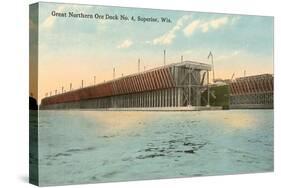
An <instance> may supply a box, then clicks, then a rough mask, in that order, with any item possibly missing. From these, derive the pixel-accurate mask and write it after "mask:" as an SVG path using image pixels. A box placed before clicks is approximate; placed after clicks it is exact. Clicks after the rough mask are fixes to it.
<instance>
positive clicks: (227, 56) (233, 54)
mask: <svg viewBox="0 0 281 188" xmlns="http://www.w3.org/2000/svg"><path fill="white" fill-rule="evenodd" d="M242 53H243V51H242V50H234V51H232V52H228V53H226V54H222V55H219V56H218V57H216V60H217V61H222V60H227V59H231V58H234V57H236V56H239V55H241V54H242Z"/></svg>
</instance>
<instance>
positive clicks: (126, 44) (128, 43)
mask: <svg viewBox="0 0 281 188" xmlns="http://www.w3.org/2000/svg"><path fill="white" fill-rule="evenodd" d="M132 44H133V41H131V40H129V39H127V40H124V41H123V42H122V43H121V44H119V45H118V46H117V48H129V47H130V46H132Z"/></svg>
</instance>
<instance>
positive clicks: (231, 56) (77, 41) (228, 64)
mask: <svg viewBox="0 0 281 188" xmlns="http://www.w3.org/2000/svg"><path fill="white" fill-rule="evenodd" d="M52 11H56V12H66V13H68V12H69V11H71V12H74V13H81V12H82V13H84V14H93V15H94V14H96V13H97V14H100V15H104V14H110V15H115V14H117V15H127V16H128V17H129V19H130V18H131V17H132V16H134V17H135V19H136V18H137V17H138V16H141V17H156V18H158V19H160V18H161V17H167V18H169V19H170V20H171V22H170V23H164V22H161V21H159V22H145V23H143V22H139V21H124V20H102V19H85V18H69V17H67V18H64V17H55V16H52V15H51V12H52ZM38 23H39V26H38V29H39V45H38V48H39V54H38V55H39V62H38V64H39V70H38V74H39V96H38V98H39V100H41V99H42V98H43V97H45V95H46V93H47V92H50V91H52V92H53V94H54V92H55V90H58V91H61V88H62V86H63V87H64V89H65V90H66V91H67V90H69V84H70V83H72V88H74V89H77V88H79V87H80V86H81V80H83V81H84V86H87V85H91V84H93V82H94V77H96V83H102V82H104V81H108V80H111V79H112V78H113V73H112V72H113V68H114V67H115V69H116V74H115V75H116V76H115V77H116V78H118V77H120V76H121V75H122V74H123V75H129V74H132V73H136V72H137V71H138V66H137V61H138V58H140V60H141V70H144V69H146V70H148V69H151V68H155V67H159V66H161V65H163V50H164V49H166V64H170V63H176V62H180V60H181V56H183V58H184V60H192V61H198V62H202V63H208V64H210V63H211V62H210V59H208V58H207V57H208V54H209V52H210V51H212V54H213V59H214V67H215V76H216V78H223V79H227V78H230V77H231V76H232V74H233V73H234V74H235V77H240V76H243V74H244V70H245V71H246V75H255V74H263V73H273V47H274V46H273V40H274V39H273V37H274V35H273V17H265V16H246V15H229V14H214V13H201V12H187V11H170V10H154V9H138V8H121V7H105V6H88V5H71V4H54V3H40V7H39V21H38Z"/></svg>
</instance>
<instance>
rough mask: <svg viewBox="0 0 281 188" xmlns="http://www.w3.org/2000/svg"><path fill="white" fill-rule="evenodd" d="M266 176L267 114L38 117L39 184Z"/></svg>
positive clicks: (269, 162)
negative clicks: (258, 173) (246, 174)
mask: <svg viewBox="0 0 281 188" xmlns="http://www.w3.org/2000/svg"><path fill="white" fill-rule="evenodd" d="M268 171H273V110H225V111H199V112H117V111H116V112H114V111H107V112H106V111H40V113H39V181H40V185H63V184H79V183H96V182H108V181H127V180H142V179H159V178H175V177H191V176H208V175H224V174H237V173H255V172H268Z"/></svg>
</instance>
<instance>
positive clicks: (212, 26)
mask: <svg viewBox="0 0 281 188" xmlns="http://www.w3.org/2000/svg"><path fill="white" fill-rule="evenodd" d="M237 20H239V17H232V18H230V17H229V16H224V17H220V18H216V19H212V20H199V19H198V20H194V21H192V22H191V23H190V24H189V25H187V26H186V27H185V28H184V29H183V32H184V34H185V35H186V36H187V37H190V36H191V35H193V34H194V33H195V32H196V31H201V32H203V33H206V32H208V31H210V30H217V29H219V28H221V27H222V26H224V25H227V24H234V23H235V22H236V21H237Z"/></svg>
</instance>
